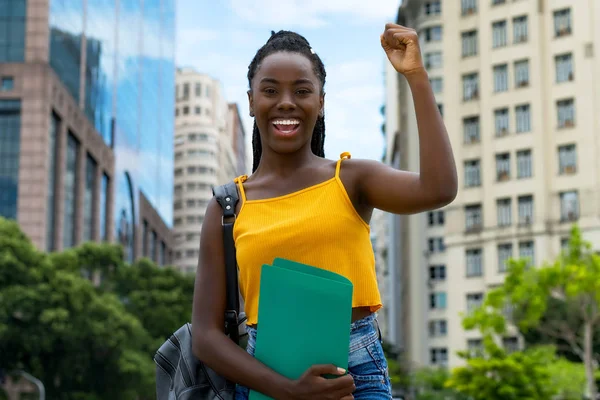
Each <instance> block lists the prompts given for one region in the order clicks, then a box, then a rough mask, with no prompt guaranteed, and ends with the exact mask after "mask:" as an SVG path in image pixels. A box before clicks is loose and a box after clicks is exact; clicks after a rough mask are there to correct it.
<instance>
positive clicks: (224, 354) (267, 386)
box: [192, 198, 354, 400]
mask: <svg viewBox="0 0 600 400" xmlns="http://www.w3.org/2000/svg"><path fill="white" fill-rule="evenodd" d="M221 215H222V211H221V208H220V206H219V205H218V203H217V202H216V200H215V199H214V198H213V199H212V200H211V201H210V203H209V205H208V208H207V210H206V215H205V218H204V223H203V225H202V232H201V235H200V259H199V267H198V271H197V273H196V282H195V287H194V303H193V310H192V336H193V344H192V351H193V353H194V355H195V356H196V357H197V358H198V359H199V360H201V361H202V362H204V363H205V364H206V365H208V366H209V367H210V368H212V369H213V370H214V371H215V372H217V373H218V374H219V375H221V376H224V377H226V378H227V379H229V380H230V381H232V382H236V383H238V384H240V385H243V386H246V387H248V388H251V389H253V390H256V391H258V392H260V393H263V394H265V395H267V396H269V397H272V398H274V399H336V400H337V399H340V398H343V397H344V396H345V395H349V394H350V393H351V392H352V391H353V390H354V389H353V388H354V385H353V381H352V379H351V378H350V377H349V376H348V378H346V377H343V378H338V379H335V380H327V379H324V378H321V377H320V375H322V374H326V373H329V374H339V372H337V369H336V368H335V367H334V366H318V367H315V368H313V369H311V370H309V371H307V373H306V374H305V375H304V376H303V377H302V378H300V379H299V380H296V381H292V380H290V379H287V378H285V377H283V376H281V375H279V374H278V373H276V372H274V371H273V370H272V369H270V368H268V367H267V366H265V365H264V364H262V363H261V362H260V361H258V360H256V359H255V358H254V357H252V356H250V355H249V354H248V353H247V352H245V351H244V350H243V349H242V348H240V347H239V346H238V345H236V344H235V343H234V342H233V341H231V340H230V339H229V338H228V337H227V336H226V335H225V333H224V329H223V325H224V313H225V257H224V248H223V233H222V232H223V229H222V226H221ZM290 329H292V328H291V327H290ZM345 398H351V396H350V397H345Z"/></svg>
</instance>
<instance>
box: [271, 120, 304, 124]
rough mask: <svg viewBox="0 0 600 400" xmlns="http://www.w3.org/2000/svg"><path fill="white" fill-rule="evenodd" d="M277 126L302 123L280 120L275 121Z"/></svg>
mask: <svg viewBox="0 0 600 400" xmlns="http://www.w3.org/2000/svg"><path fill="white" fill-rule="evenodd" d="M273 123H274V124H275V125H298V124H299V123H300V121H298V120H296V119H280V120H277V121H273Z"/></svg>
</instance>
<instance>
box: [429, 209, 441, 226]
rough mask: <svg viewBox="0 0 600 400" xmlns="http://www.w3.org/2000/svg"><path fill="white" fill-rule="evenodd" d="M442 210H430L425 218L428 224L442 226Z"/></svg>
mask: <svg viewBox="0 0 600 400" xmlns="http://www.w3.org/2000/svg"><path fill="white" fill-rule="evenodd" d="M444 219H445V218H444V212H443V211H430V212H429V213H428V214H427V220H428V221H429V226H436V225H438V226H443V225H444Z"/></svg>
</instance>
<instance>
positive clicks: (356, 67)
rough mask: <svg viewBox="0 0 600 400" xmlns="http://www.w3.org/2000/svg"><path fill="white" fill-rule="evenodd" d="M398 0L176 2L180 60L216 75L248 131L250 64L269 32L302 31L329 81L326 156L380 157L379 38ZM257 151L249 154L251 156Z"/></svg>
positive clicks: (181, 64) (183, 64) (381, 84)
mask: <svg viewBox="0 0 600 400" xmlns="http://www.w3.org/2000/svg"><path fill="white" fill-rule="evenodd" d="M399 5H400V0H371V1H365V0H218V1H215V0H177V24H176V27H177V28H176V29H177V31H176V39H177V47H176V65H177V66H178V67H193V68H195V69H196V70H197V71H198V72H202V73H205V74H208V75H209V76H211V77H213V78H216V79H218V80H219V81H220V82H221V84H222V87H223V90H224V93H225V98H226V100H227V101H228V102H234V103H238V106H239V109H240V112H241V114H242V118H243V120H244V126H245V129H246V134H247V136H248V138H250V136H251V133H252V129H251V128H252V119H251V118H250V117H249V115H248V97H247V94H246V92H247V90H248V81H247V78H246V74H247V72H248V64H250V61H251V60H252V58H253V57H254V55H255V54H256V51H257V50H258V49H259V48H260V47H261V46H262V45H263V44H264V43H266V41H267V39H268V38H269V36H270V35H271V31H272V30H274V31H279V30H282V29H283V30H292V31H296V32H298V33H300V34H301V35H303V36H304V37H306V39H307V40H308V41H309V42H310V44H311V46H312V48H313V49H314V51H315V52H316V53H318V54H319V56H320V57H321V59H322V60H323V62H324V63H325V68H326V72H327V81H326V84H325V93H326V94H325V126H326V139H325V156H326V157H327V158H330V159H337V158H338V157H339V155H340V153H342V152H344V151H349V152H351V153H352V157H353V158H367V159H374V160H380V159H381V156H382V154H383V151H384V138H383V135H382V133H381V125H382V124H383V122H384V119H383V116H382V115H381V111H380V110H381V107H382V106H383V104H384V100H385V97H384V71H385V63H387V62H388V60H387V58H386V57H385V53H384V52H383V50H382V48H381V44H380V41H379V35H380V34H381V33H382V32H383V30H384V29H385V24H386V23H387V22H393V21H394V20H395V17H396V13H397V10H398V7H399ZM249 154H251V153H249Z"/></svg>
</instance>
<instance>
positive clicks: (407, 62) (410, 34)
mask: <svg viewBox="0 0 600 400" xmlns="http://www.w3.org/2000/svg"><path fill="white" fill-rule="evenodd" d="M381 47H383V50H385V53H386V54H387V57H388V59H389V60H390V62H391V63H392V65H393V66H394V68H395V69H396V71H398V72H399V73H401V74H403V75H404V76H408V75H411V74H414V73H422V72H425V66H424V65H423V59H422V57H421V48H420V47H419V38H418V36H417V32H416V31H415V30H414V29H410V28H407V27H404V26H402V25H397V24H386V25H385V31H384V32H383V34H382V35H381Z"/></svg>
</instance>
